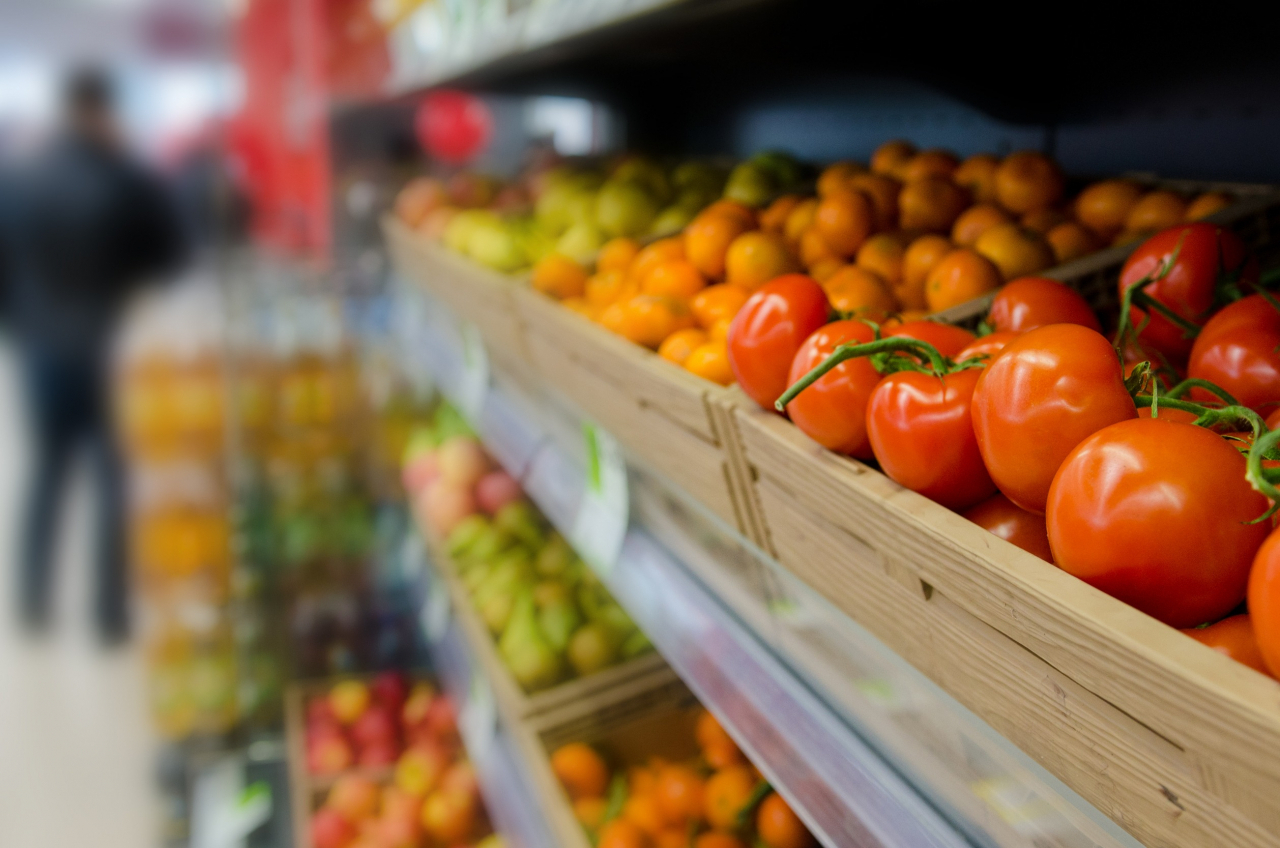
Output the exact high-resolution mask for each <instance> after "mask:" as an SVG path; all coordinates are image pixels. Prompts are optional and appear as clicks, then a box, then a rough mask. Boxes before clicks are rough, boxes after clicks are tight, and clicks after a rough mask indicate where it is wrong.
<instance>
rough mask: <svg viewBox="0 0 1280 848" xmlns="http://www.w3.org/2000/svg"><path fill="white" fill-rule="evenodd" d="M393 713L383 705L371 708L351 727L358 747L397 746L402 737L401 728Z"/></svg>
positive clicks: (352, 735)
mask: <svg viewBox="0 0 1280 848" xmlns="http://www.w3.org/2000/svg"><path fill="white" fill-rule="evenodd" d="M392 715H393V714H392V713H391V711H390V710H388V709H387V708H386V707H383V706H382V705H378V706H373V707H369V709H367V710H365V711H364V713H363V714H361V716H360V718H358V719H356V722H355V724H353V725H351V738H352V739H354V740H355V742H356V744H357V745H360V746H362V747H363V746H366V745H377V744H389V745H395V743H396V739H397V738H398V737H399V735H400V732H399V731H400V728H399V727H398V726H397V723H396V720H395V719H394V718H393V717H392Z"/></svg>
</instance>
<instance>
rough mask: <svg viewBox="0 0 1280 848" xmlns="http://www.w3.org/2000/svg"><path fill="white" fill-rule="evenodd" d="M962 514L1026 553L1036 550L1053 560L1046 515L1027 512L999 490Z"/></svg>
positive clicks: (1049, 560) (1040, 555)
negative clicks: (1046, 526)
mask: <svg viewBox="0 0 1280 848" xmlns="http://www.w3.org/2000/svg"><path fill="white" fill-rule="evenodd" d="M961 514H962V515H964V517H965V518H967V519H969V520H970V521H972V522H973V523H974V524H976V525H978V526H979V527H981V528H982V529H984V530H989V531H991V532H992V533H994V534H995V535H997V536H999V537H1000V538H1001V539H1004V540H1005V541H1006V542H1009V543H1011V544H1014V545H1017V546H1018V547H1020V548H1022V549H1023V550H1024V551H1026V552H1027V553H1029V554H1035V555H1036V556H1038V557H1040V559H1042V560H1045V561H1046V562H1053V552H1052V551H1050V550H1049V533H1048V531H1047V530H1045V526H1044V516H1043V515H1036V514H1035V513H1034V512H1027V511H1026V510H1025V509H1023V508H1021V507H1020V506H1018V505H1017V504H1015V503H1014V502H1013V501H1011V500H1009V499H1008V498H1006V497H1005V496H1004V495H1002V494H999V493H997V494H994V495H992V496H991V497H989V498H987V499H986V500H985V501H983V502H982V503H980V504H978V505H977V506H974V507H970V508H969V509H967V510H965V511H964V512H963V513H961Z"/></svg>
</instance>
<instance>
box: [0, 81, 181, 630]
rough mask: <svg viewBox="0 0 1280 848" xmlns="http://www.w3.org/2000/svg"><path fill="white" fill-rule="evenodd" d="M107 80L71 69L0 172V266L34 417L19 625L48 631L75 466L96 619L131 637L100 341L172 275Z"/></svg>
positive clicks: (161, 223) (170, 225)
mask: <svg viewBox="0 0 1280 848" xmlns="http://www.w3.org/2000/svg"><path fill="white" fill-rule="evenodd" d="M113 101H114V93H113V90H112V84H111V81H110V79H109V78H108V77H107V75H106V74H105V73H104V72H102V71H100V70H97V69H81V70H77V71H75V72H74V73H72V74H71V75H69V76H68V78H67V80H66V82H65V84H64V88H63V110H64V115H63V125H62V127H61V129H60V131H59V132H58V134H57V135H56V136H55V137H53V138H52V139H51V142H50V144H49V145H48V146H47V147H46V148H45V149H44V150H43V151H42V152H40V153H39V154H37V155H36V156H35V157H34V158H33V160H32V161H29V162H25V163H23V164H22V165H21V167H15V168H13V169H12V172H11V173H9V174H6V175H4V176H3V177H2V178H0V262H2V263H3V271H4V286H5V289H6V291H5V298H6V301H7V310H6V311H7V312H8V317H9V319H10V321H11V323H12V326H13V330H14V333H13V335H14V340H15V342H16V346H17V348H18V354H19V367H20V369H21V376H22V383H23V388H24V390H25V397H26V401H27V404H28V408H29V410H30V415H31V425H32V426H31V430H32V436H33V439H34V462H33V464H34V476H33V479H32V483H31V487H30V489H29V492H28V501H27V504H26V509H27V514H26V516H25V523H24V526H23V537H22V539H21V547H20V550H19V557H18V575H17V577H18V589H19V591H18V599H19V602H20V604H21V608H20V610H19V612H20V616H21V620H22V622H23V623H24V625H25V626H26V627H27V628H28V629H29V630H31V631H33V632H39V631H42V630H44V629H46V628H47V625H48V622H49V617H50V607H51V603H52V583H53V556H54V553H55V550H54V548H55V539H56V532H55V531H56V529H57V528H56V522H57V517H58V514H59V507H60V505H61V502H62V500H63V494H64V490H65V489H66V484H67V481H68V478H69V471H70V468H71V464H72V460H73V459H74V458H75V457H76V454H77V452H78V451H79V450H80V449H81V448H87V449H88V451H89V453H90V455H91V457H92V465H93V472H94V479H95V490H96V500H97V507H98V511H97V515H98V519H97V520H98V526H97V528H96V531H95V538H94V544H95V551H94V556H95V557H96V563H95V570H96V581H95V582H96V585H95V588H94V609H93V616H94V623H95V624H96V626H97V629H98V633H99V635H100V636H101V638H102V639H103V640H104V642H106V643H115V642H119V641H122V640H123V639H125V638H126V637H127V635H128V614H127V607H128V599H127V591H126V562H125V546H124V523H123V522H124V504H123V500H124V490H123V486H122V472H121V462H120V457H119V454H118V451H117V446H116V444H115V439H114V436H113V432H112V426H111V414H110V404H109V398H108V375H109V349H110V345H111V339H112V335H113V331H114V329H115V327H116V324H117V321H118V318H119V316H120V313H121V311H122V309H123V306H124V304H125V302H126V300H128V299H129V298H130V297H131V296H132V295H133V294H134V292H135V291H136V290H137V289H138V288H139V287H140V285H141V284H143V283H144V282H145V281H147V280H150V279H152V278H155V277H158V276H160V275H162V274H165V273H167V272H170V271H172V270H175V269H176V267H177V266H178V264H179V262H180V260H181V258H182V256H183V253H184V248H183V239H182V237H181V230H180V225H179V223H178V220H177V215H176V213H175V212H174V210H173V208H172V205H171V203H170V199H169V197H168V196H167V194H166V192H165V190H164V188H163V186H162V185H161V183H160V181H159V179H158V178H157V177H155V176H154V175H153V174H152V173H150V172H149V171H148V170H146V169H145V168H144V167H143V166H142V165H141V164H139V163H137V162H135V161H134V160H133V159H132V158H131V157H130V155H129V154H128V152H127V151H126V150H125V148H124V146H123V144H122V141H121V137H120V133H119V129H118V126H117V124H116V120H115V115H114V102H113Z"/></svg>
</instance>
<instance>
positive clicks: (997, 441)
mask: <svg viewBox="0 0 1280 848" xmlns="http://www.w3.org/2000/svg"><path fill="white" fill-rule="evenodd" d="M1137 415H1138V411H1137V409H1136V408H1135V407H1134V403H1133V399H1132V398H1131V397H1130V396H1129V391H1128V389H1126V388H1125V385H1124V374H1123V371H1122V369H1121V367H1120V360H1119V358H1118V357H1117V356H1116V352H1115V349H1114V348H1113V347H1111V344H1110V342H1108V341H1107V340H1106V339H1105V338H1103V337H1102V336H1101V335H1100V334H1099V333H1096V332H1094V331H1093V330H1090V329H1089V328H1088V327H1082V326H1080V325H1079V324H1050V325H1049V326H1047V327H1040V328H1038V329H1035V330H1032V331H1030V332H1028V333H1024V334H1022V335H1021V336H1020V337H1018V338H1017V339H1014V340H1013V341H1011V342H1010V343H1009V344H1008V345H1006V346H1005V348H1004V349H1003V350H1002V351H1001V352H1000V355H999V356H997V357H996V358H995V359H994V360H993V361H992V362H991V363H990V364H989V365H988V366H987V367H986V369H985V370H984V371H983V373H982V379H981V380H979V381H978V386H977V390H976V391H975V393H974V397H973V429H974V432H975V434H976V435H977V440H978V446H979V448H980V449H981V451H982V458H983V460H984V461H985V462H986V466H987V470H988V471H990V472H991V479H993V480H994V481H995V483H996V485H997V486H998V487H999V488H1000V491H1002V492H1004V494H1005V495H1006V496H1008V498H1009V500H1011V501H1013V502H1014V503H1015V504H1017V505H1018V506H1020V507H1022V508H1023V509H1026V510H1030V511H1031V512H1039V513H1043V512H1044V509H1045V499H1046V498H1047V497H1048V495H1049V485H1050V484H1051V483H1052V482H1053V475H1054V474H1055V473H1057V471H1058V466H1060V465H1061V464H1062V460H1063V459H1065V458H1066V456H1067V454H1069V453H1070V452H1071V450H1072V448H1074V447H1075V446H1076V445H1078V444H1079V443H1080V441H1081V440H1082V439H1084V438H1085V437H1087V436H1089V435H1091V434H1093V433H1096V432H1097V431H1098V430H1101V429H1102V428H1103V427H1106V426H1107V425H1109V424H1114V423H1116V422H1117V421H1124V420H1125V419H1128V418H1136V417H1137Z"/></svg>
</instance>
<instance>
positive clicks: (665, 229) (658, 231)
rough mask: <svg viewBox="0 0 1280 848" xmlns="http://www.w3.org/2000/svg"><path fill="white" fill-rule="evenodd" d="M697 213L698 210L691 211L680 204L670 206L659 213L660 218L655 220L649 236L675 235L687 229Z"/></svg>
mask: <svg viewBox="0 0 1280 848" xmlns="http://www.w3.org/2000/svg"><path fill="white" fill-rule="evenodd" d="M699 208H701V207H699ZM697 212H698V210H697V209H690V208H688V207H685V206H681V205H680V204H678V203H676V204H673V205H671V206H668V207H667V208H666V209H663V210H662V211H661V212H659V213H658V217H656V218H654V219H653V226H651V227H650V228H649V235H651V236H669V235H674V234H675V233H678V232H680V231H681V230H683V229H684V228H685V227H687V226H688V225H689V222H690V221H692V220H693V216H694V215H696V214H697Z"/></svg>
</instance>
